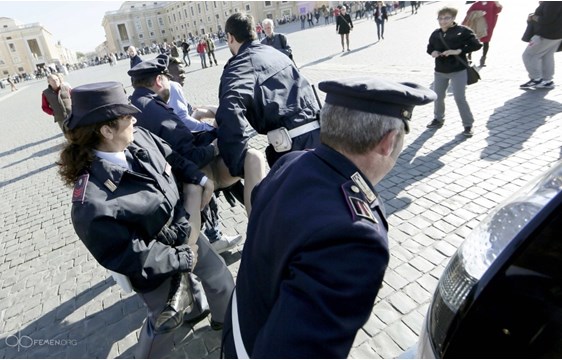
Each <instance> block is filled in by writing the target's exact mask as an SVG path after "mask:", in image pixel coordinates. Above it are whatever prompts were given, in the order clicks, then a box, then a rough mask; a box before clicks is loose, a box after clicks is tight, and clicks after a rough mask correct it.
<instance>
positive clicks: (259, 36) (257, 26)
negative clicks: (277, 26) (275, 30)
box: [256, 23, 263, 41]
mask: <svg viewBox="0 0 562 360" xmlns="http://www.w3.org/2000/svg"><path fill="white" fill-rule="evenodd" d="M262 32H263V28H262V26H261V24H260V23H258V24H257V25H256V33H257V34H258V40H260V41H261V38H262Z"/></svg>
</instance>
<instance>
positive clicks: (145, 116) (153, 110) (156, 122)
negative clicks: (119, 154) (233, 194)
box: [128, 58, 215, 183]
mask: <svg viewBox="0 0 562 360" xmlns="http://www.w3.org/2000/svg"><path fill="white" fill-rule="evenodd" d="M128 74H129V75H130V76H131V77H133V78H142V77H150V76H155V75H157V74H163V75H167V74H168V72H167V67H166V64H165V62H164V61H162V60H161V59H158V58H156V59H153V60H149V61H143V62H142V63H140V64H138V65H137V66H135V67H134V68H132V69H131V70H129V71H128ZM131 104H132V105H134V106H136V107H138V108H139V109H140V110H141V113H139V114H137V115H136V116H135V117H136V118H137V123H136V125H137V126H142V127H144V128H145V129H147V130H149V131H151V132H152V133H153V134H156V135H158V136H159V137H161V138H162V139H164V140H165V141H166V142H168V143H169V144H170V146H171V147H172V149H174V151H176V152H178V153H179V154H180V155H182V156H183V157H185V158H186V159H188V160H190V161H192V162H193V163H194V164H195V165H196V167H194V168H193V171H194V172H195V171H197V172H198V178H199V181H200V180H201V178H202V177H203V173H201V172H200V171H198V170H196V168H202V167H204V166H205V165H207V164H209V163H210V162H211V161H212V160H213V159H214V157H215V148H214V146H213V145H210V144H208V145H205V146H195V144H194V137H193V134H192V133H191V131H190V130H189V129H188V128H187V127H186V126H185V125H184V124H183V122H182V121H181V120H180V118H179V117H178V116H177V115H176V114H175V113H174V110H173V109H172V108H171V107H169V106H168V104H166V102H164V100H162V98H160V96H158V95H157V94H156V93H155V92H153V91H152V90H150V89H148V88H145V87H139V88H136V89H135V91H134V92H133V94H132V95H131ZM197 183H198V182H197Z"/></svg>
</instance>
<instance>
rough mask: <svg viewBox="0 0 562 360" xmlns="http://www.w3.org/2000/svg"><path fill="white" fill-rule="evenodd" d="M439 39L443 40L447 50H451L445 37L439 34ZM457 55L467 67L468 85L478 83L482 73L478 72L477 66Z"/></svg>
mask: <svg viewBox="0 0 562 360" xmlns="http://www.w3.org/2000/svg"><path fill="white" fill-rule="evenodd" d="M439 40H441V42H442V43H443V45H445V48H446V49H447V50H451V49H450V48H449V46H447V43H446V42H445V40H443V38H442V37H441V36H439ZM455 57H456V58H457V60H458V61H459V62H460V63H461V64H463V65H464V67H465V68H466V85H472V84H476V83H477V82H478V80H480V79H481V77H480V73H479V72H478V69H477V68H476V66H474V65H472V66H471V65H468V63H467V62H466V61H465V60H464V59H463V58H461V57H460V56H458V55H455Z"/></svg>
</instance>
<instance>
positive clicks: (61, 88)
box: [41, 73, 72, 134]
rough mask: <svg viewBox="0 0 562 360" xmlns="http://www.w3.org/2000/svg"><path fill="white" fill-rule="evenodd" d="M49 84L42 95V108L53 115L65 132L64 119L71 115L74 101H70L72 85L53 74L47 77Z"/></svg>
mask: <svg viewBox="0 0 562 360" xmlns="http://www.w3.org/2000/svg"><path fill="white" fill-rule="evenodd" d="M47 83H48V84H49V85H48V86H47V88H46V89H45V90H43V93H42V99H41V108H42V109H43V111H44V112H45V113H47V114H49V115H52V116H53V117H54V119H55V122H56V123H57V124H58V125H59V127H60V129H61V131H62V132H63V134H64V132H65V126H64V119H66V117H67V116H68V115H69V114H70V110H71V108H72V101H71V99H70V91H71V90H72V88H71V87H70V85H69V84H68V83H66V82H64V81H63V79H62V76H61V75H60V74H55V73H52V74H50V75H48V76H47Z"/></svg>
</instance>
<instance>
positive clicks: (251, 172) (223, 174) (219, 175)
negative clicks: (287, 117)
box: [202, 149, 265, 216]
mask: <svg viewBox="0 0 562 360" xmlns="http://www.w3.org/2000/svg"><path fill="white" fill-rule="evenodd" d="M202 171H203V172H204V173H205V175H207V177H208V178H209V179H211V180H213V181H214V182H215V188H216V189H217V190H218V189H224V188H227V187H229V186H231V185H233V184H235V183H236V182H237V181H239V180H240V178H239V177H234V176H232V175H230V172H229V171H228V168H227V167H226V164H225V163H224V160H223V159H222V158H221V157H218V158H217V159H216V160H215V161H213V162H212V163H211V164H210V165H208V166H205V167H204V168H203V169H202ZM264 177H265V159H264V157H263V155H262V153H260V152H259V151H257V150H255V149H248V151H247V152H246V158H245V159H244V207H245V208H246V213H247V214H248V216H249V215H250V211H251V209H252V204H251V202H250V196H251V194H252V190H253V189H254V187H255V186H256V185H257V183H258V182H260V181H261V179H263V178H264Z"/></svg>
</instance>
